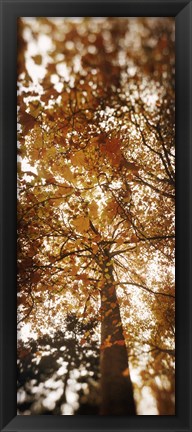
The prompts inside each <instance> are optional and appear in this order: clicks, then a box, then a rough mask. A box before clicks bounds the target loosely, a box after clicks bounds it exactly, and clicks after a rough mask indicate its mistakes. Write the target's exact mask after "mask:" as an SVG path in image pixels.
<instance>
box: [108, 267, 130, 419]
mask: <svg viewBox="0 0 192 432" xmlns="http://www.w3.org/2000/svg"><path fill="white" fill-rule="evenodd" d="M103 271H104V274H105V275H106V283H105V285H104V287H103V289H102V293H101V317H102V319H101V354H100V369H101V399H102V402H101V410H100V414H101V415H129V416H135V415H136V408H135V402H134V397H133V386H132V382H131V378H130V374H129V364H128V353H127V348H126V344H125V338H124V335H123V328H122V322H121V315H120V310H119V303H118V299H117V296H116V290H115V286H114V278H113V267H112V265H111V264H110V259H108V260H107V259H106V261H105V264H104V265H103Z"/></svg>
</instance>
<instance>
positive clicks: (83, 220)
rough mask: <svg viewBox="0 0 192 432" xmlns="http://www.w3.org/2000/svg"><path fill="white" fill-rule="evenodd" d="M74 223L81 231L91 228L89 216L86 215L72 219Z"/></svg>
mask: <svg viewBox="0 0 192 432" xmlns="http://www.w3.org/2000/svg"><path fill="white" fill-rule="evenodd" d="M72 223H73V225H74V227H75V228H77V230H78V231H79V232H81V233H83V232H85V231H88V230H89V218H88V217H84V216H78V217H77V218H76V219H74V220H73V221H72Z"/></svg>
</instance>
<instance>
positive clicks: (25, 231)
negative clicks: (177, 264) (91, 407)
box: [18, 18, 175, 416]
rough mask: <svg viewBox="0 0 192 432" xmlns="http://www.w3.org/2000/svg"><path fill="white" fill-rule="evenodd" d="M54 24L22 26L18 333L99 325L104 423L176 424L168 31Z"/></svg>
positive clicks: (154, 24)
mask: <svg viewBox="0 0 192 432" xmlns="http://www.w3.org/2000/svg"><path fill="white" fill-rule="evenodd" d="M58 20H59V22H58ZM58 20H55V19H47V18H36V19H34V20H32V21H31V20H27V19H20V20H19V22H18V125H19V126H18V304H19V306H18V318H19V332H20V331H22V328H23V325H24V324H25V323H28V324H30V326H31V327H30V328H31V329H32V330H33V331H35V332H36V333H37V334H39V335H40V334H41V333H42V331H43V329H44V331H45V329H46V331H47V332H53V333H54V332H56V331H58V330H60V329H62V328H63V326H62V322H64V319H65V318H66V316H67V314H75V316H76V317H77V318H78V320H79V323H82V327H81V333H82V334H81V338H80V339H79V343H80V344H81V346H82V347H83V346H84V345H85V344H86V342H87V339H89V338H90V337H91V333H90V331H84V330H83V325H86V323H88V322H90V319H93V320H95V319H96V321H97V323H98V326H97V329H96V330H95V333H94V335H95V336H94V337H96V338H97V340H100V374H101V377H100V395H101V402H100V411H99V414H100V415H131V416H134V415H136V408H135V400H139V396H138V395H139V391H140V395H141V393H142V387H143V385H145V383H146V385H148V386H149V388H150V391H151V393H153V394H154V395H155V398H156V401H157V406H158V412H159V413H160V414H167V413H166V407H165V405H166V400H168V399H171V402H170V408H169V410H168V411H169V412H168V414H174V362H173V355H174V211H175V209H174V21H173V20H172V19H166V18H159V19H157V18H152V19H146V18H139V19H131V18H130V19H122V18H101V19H98V18H95V19H91V18H84V19H83V18H82V19H79V20H73V19H64V18H61V19H58ZM45 317H46V320H45ZM128 354H129V356H130V360H131V363H130V360H129V358H128ZM170 357H171V360H170ZM129 363H130V364H129ZM162 364H163V371H162V372H161V370H162ZM130 365H132V369H131V373H132V372H133V371H134V369H135V370H138V371H139V372H138V373H139V374H140V375H139V376H140V378H139V380H140V384H138V383H135V397H134V394H133V385H132V381H131V376H130ZM163 386H164V387H163ZM139 388H140V390H139ZM162 391H163V392H164V397H162V396H161V393H162ZM166 395H167V396H166ZM166 397H167V399H166Z"/></svg>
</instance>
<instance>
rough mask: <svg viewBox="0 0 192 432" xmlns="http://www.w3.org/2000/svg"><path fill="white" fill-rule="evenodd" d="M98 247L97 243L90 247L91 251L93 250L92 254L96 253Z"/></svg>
mask: <svg viewBox="0 0 192 432" xmlns="http://www.w3.org/2000/svg"><path fill="white" fill-rule="evenodd" d="M98 249H99V248H98V246H97V245H93V247H92V251H93V253H94V254H96V253H97V251H98Z"/></svg>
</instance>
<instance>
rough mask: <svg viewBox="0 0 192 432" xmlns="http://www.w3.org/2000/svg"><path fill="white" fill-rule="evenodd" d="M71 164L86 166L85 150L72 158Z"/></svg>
mask: <svg viewBox="0 0 192 432" xmlns="http://www.w3.org/2000/svg"><path fill="white" fill-rule="evenodd" d="M71 162H72V164H73V165H84V164H85V155H84V152H83V150H79V151H78V152H76V153H75V154H74V155H72V156H71Z"/></svg>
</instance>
